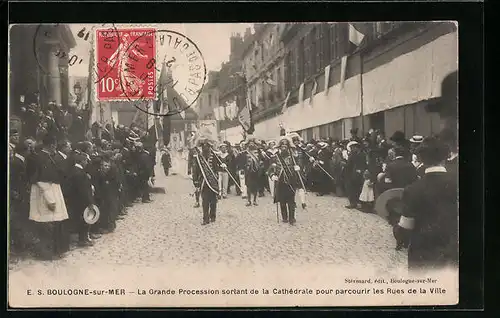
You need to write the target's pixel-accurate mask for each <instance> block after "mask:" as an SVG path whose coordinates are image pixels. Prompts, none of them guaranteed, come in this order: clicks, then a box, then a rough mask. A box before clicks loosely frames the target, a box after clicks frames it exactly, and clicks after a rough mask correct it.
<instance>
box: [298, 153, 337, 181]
mask: <svg viewBox="0 0 500 318" xmlns="http://www.w3.org/2000/svg"><path fill="white" fill-rule="evenodd" d="M304 153H305V154H306V155H308V156H309V158H313V159H314V161H317V159H316V158H314V157H313V156H311V155H310V154H308V153H307V151H304ZM318 167H319V168H320V169H321V170H322V171H323V172H324V173H326V175H327V176H328V177H330V179H332V180H333V181H335V178H334V177H332V176H331V175H330V174H329V173H328V172H327V171H326V170H325V169H324V168H323V167H322V166H321V164H318Z"/></svg>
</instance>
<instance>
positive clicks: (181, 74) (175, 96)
mask: <svg viewBox="0 0 500 318" xmlns="http://www.w3.org/2000/svg"><path fill="white" fill-rule="evenodd" d="M151 36H153V39H154V43H155V46H156V47H155V48H156V52H155V56H154V57H153V58H150V59H149V60H147V62H146V63H145V68H146V70H145V71H139V72H138V71H137V70H139V69H141V68H140V67H138V66H137V64H139V62H138V60H137V59H135V58H134V56H137V55H140V53H141V52H142V51H141V50H142V48H144V47H147V46H148V45H149V43H148V42H149V41H150V40H149V39H150V37H151ZM127 52H128V55H127V58H128V59H129V63H128V64H127V63H121V65H124V66H123V67H122V70H119V72H121V73H122V76H120V77H119V81H120V86H121V90H122V91H123V93H124V95H125V96H126V99H127V100H129V101H133V102H134V106H135V107H136V108H137V109H139V110H141V111H143V112H145V113H147V114H149V115H154V116H171V115H175V114H178V113H181V112H182V111H184V110H186V109H187V108H189V107H191V106H192V105H193V104H194V103H195V102H196V101H197V100H198V98H199V96H200V94H201V91H202V89H203V87H204V86H205V81H206V76H207V68H206V64H205V60H204V58H203V54H202V53H201V51H200V49H199V48H198V46H197V45H196V44H195V43H194V42H193V41H192V40H191V39H190V38H188V37H187V36H185V35H184V34H182V33H179V32H176V31H173V30H152V31H148V32H145V33H143V34H142V35H140V36H138V37H137V38H136V39H135V40H134V41H131V43H130V45H129V46H128V49H127ZM143 69H144V67H143ZM157 72H158V73H159V74H158V73H157ZM157 75H159V76H157ZM151 84H152V85H151ZM141 87H142V89H141ZM151 92H153V94H151Z"/></svg>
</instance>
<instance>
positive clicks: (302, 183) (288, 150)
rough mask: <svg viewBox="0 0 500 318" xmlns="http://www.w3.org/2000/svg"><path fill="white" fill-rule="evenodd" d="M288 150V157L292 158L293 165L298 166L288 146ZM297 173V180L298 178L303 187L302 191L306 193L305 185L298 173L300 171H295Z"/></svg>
mask: <svg viewBox="0 0 500 318" xmlns="http://www.w3.org/2000/svg"><path fill="white" fill-rule="evenodd" d="M288 152H289V153H290V157H292V160H293V164H294V165H295V166H299V165H298V164H297V162H295V158H294V157H293V154H292V151H291V150H290V148H288ZM297 174H298V176H299V180H300V184H302V188H303V189H304V193H307V192H306V186H305V185H304V181H302V176H301V175H300V171H297Z"/></svg>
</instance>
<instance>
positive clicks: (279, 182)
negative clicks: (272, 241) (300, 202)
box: [270, 136, 300, 225]
mask: <svg viewBox="0 0 500 318" xmlns="http://www.w3.org/2000/svg"><path fill="white" fill-rule="evenodd" d="M290 147H291V142H290V141H289V139H288V138H287V137H285V136H283V137H281V138H280V141H279V148H280V149H279V152H278V153H277V154H276V157H277V165H276V169H273V170H272V171H271V172H270V175H271V180H272V181H273V182H275V188H274V202H275V203H279V205H280V210H281V216H282V220H283V222H284V223H289V224H290V225H294V224H295V222H296V221H295V209H296V206H297V204H296V203H295V191H296V189H297V188H299V182H300V181H299V180H298V178H299V175H298V173H299V172H300V167H299V166H298V165H296V164H295V161H296V158H293V156H294V155H296V153H295V154H294V153H292V151H290Z"/></svg>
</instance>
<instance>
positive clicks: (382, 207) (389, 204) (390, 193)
mask: <svg viewBox="0 0 500 318" xmlns="http://www.w3.org/2000/svg"><path fill="white" fill-rule="evenodd" d="M403 191H404V189H403V188H394V189H389V190H387V191H385V192H383V193H382V194H381V195H379V197H378V198H377V201H375V211H376V212H377V214H378V215H380V216H381V217H384V218H386V217H388V216H389V214H390V213H389V210H394V212H396V213H399V214H401V213H402V210H401V209H402V201H401V199H402V197H403Z"/></svg>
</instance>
